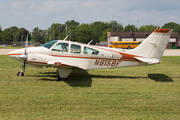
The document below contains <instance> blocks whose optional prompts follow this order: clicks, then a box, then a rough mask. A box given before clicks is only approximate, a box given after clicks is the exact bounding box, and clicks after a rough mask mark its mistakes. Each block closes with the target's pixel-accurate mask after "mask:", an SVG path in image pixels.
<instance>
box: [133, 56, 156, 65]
mask: <svg viewBox="0 0 180 120" xmlns="http://www.w3.org/2000/svg"><path fill="white" fill-rule="evenodd" d="M134 58H135V59H137V60H139V61H141V62H145V63H148V64H157V63H160V61H159V60H158V59H156V58H142V57H134Z"/></svg>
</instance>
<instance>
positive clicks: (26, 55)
mask: <svg viewBox="0 0 180 120" xmlns="http://www.w3.org/2000/svg"><path fill="white" fill-rule="evenodd" d="M27 44H28V34H27V39H26V43H25V50H24V53H23V54H22V55H20V56H18V57H19V58H20V59H22V60H23V63H22V71H23V72H25V66H26V61H27V58H28V54H27Z"/></svg>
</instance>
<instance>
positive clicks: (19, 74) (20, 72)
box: [17, 60, 26, 76]
mask: <svg viewBox="0 0 180 120" xmlns="http://www.w3.org/2000/svg"><path fill="white" fill-rule="evenodd" d="M25 64H26V60H24V62H23V63H22V65H21V67H22V68H21V71H19V72H18V73H17V76H24V72H25Z"/></svg>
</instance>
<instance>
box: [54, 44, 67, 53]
mask: <svg viewBox="0 0 180 120" xmlns="http://www.w3.org/2000/svg"><path fill="white" fill-rule="evenodd" d="M68 50H69V44H68V43H58V44H56V45H55V46H54V47H53V48H52V51H56V52H68Z"/></svg>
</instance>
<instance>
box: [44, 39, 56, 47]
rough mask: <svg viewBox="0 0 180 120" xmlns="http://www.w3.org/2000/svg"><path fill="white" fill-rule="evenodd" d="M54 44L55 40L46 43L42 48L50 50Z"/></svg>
mask: <svg viewBox="0 0 180 120" xmlns="http://www.w3.org/2000/svg"><path fill="white" fill-rule="evenodd" d="M56 42H57V40H53V41H50V42H48V43H46V44H45V45H44V47H45V48H48V49H50V48H51V47H52V46H53V45H54V44H55V43H56Z"/></svg>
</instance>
